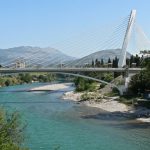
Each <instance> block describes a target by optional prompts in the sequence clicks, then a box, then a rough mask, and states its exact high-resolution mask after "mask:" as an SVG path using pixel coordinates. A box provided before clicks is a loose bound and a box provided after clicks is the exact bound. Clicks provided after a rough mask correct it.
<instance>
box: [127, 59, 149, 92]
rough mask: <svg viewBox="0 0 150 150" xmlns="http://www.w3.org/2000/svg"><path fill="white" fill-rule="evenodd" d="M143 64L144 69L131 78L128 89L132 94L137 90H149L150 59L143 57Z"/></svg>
mask: <svg viewBox="0 0 150 150" xmlns="http://www.w3.org/2000/svg"><path fill="white" fill-rule="evenodd" d="M143 64H144V67H145V70H142V71H141V72H140V73H139V74H136V75H134V76H133V77H132V78H131V81H130V84H129V89H130V90H131V91H132V92H133V94H137V93H138V92H140V93H144V92H145V90H150V80H149V78H150V59H149V58H148V59H145V61H144V63H143Z"/></svg>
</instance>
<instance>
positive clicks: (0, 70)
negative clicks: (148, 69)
mask: <svg viewBox="0 0 150 150" xmlns="http://www.w3.org/2000/svg"><path fill="white" fill-rule="evenodd" d="M141 70H142V69H141V68H14V69H13V68H0V73H24V72H62V73H63V72H64V73H70V72H73V73H74V72H102V73H103V72H128V73H129V74H130V73H131V74H136V73H138V72H140V71H141Z"/></svg>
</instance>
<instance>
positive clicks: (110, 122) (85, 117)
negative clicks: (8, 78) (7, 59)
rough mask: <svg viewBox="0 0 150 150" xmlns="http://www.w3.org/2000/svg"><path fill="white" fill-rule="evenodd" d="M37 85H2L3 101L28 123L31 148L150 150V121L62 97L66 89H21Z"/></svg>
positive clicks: (34, 149) (28, 137)
mask: <svg viewBox="0 0 150 150" xmlns="http://www.w3.org/2000/svg"><path fill="white" fill-rule="evenodd" d="M37 85H38V86H39V85H41V84H39V83H38V84H31V85H20V86H14V87H5V88H0V105H1V106H3V107H5V108H6V109H8V110H17V111H19V112H20V113H21V115H22V119H23V120H24V121H25V123H27V128H26V133H25V135H26V140H25V145H26V146H27V147H29V148H30V149H31V150H54V149H57V148H58V149H59V150H150V125H149V124H144V123H139V122H136V121H135V120H132V119H129V118H124V117H120V116H117V114H114V115H112V114H109V113H107V112H104V111H102V110H100V109H96V108H89V107H86V106H81V105H79V104H76V103H74V102H71V101H67V100H62V99H61V96H62V94H63V92H64V91H56V92H21V91H20V90H24V89H29V88H31V87H35V86H37ZM69 90H72V87H70V88H68V89H66V91H69Z"/></svg>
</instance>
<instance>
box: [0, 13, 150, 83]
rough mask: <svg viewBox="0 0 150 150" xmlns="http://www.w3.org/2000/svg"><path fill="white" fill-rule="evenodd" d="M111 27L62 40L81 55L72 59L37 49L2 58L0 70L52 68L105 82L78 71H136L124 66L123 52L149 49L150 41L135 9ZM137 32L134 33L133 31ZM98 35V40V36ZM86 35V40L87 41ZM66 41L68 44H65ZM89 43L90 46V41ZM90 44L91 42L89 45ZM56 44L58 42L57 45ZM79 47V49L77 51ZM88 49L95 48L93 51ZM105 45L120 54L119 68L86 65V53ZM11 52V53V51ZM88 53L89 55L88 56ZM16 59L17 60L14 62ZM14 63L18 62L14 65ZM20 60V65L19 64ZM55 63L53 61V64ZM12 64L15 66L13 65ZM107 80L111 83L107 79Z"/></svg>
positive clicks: (71, 49)
mask: <svg viewBox="0 0 150 150" xmlns="http://www.w3.org/2000/svg"><path fill="white" fill-rule="evenodd" d="M111 30H112V28H111V27H109V28H107V33H108V34H105V33H104V34H102V38H99V37H98V36H97V35H100V34H99V33H98V32H96V33H90V35H88V38H83V37H82V36H81V39H78V40H79V41H80V42H77V41H76V40H74V42H72V41H70V42H64V43H62V44H61V45H62V47H60V49H67V50H68V49H69V50H70V53H73V54H76V55H78V56H84V57H83V58H80V59H75V60H72V61H66V60H65V58H64V57H60V56H58V55H56V56H54V57H51V56H50V55H47V54H45V53H42V54H41V52H40V50H36V51H35V52H34V53H32V54H31V55H30V54H25V55H18V57H16V58H15V60H14V59H9V60H7V61H4V62H3V63H2V64H1V65H2V66H3V68H1V69H0V73H21V72H53V73H62V74H63V73H65V74H70V75H74V76H81V77H84V78H86V77H87V78H89V79H92V80H95V81H99V82H104V81H102V80H99V79H94V78H92V77H88V76H86V75H81V74H80V73H82V72H125V73H128V74H135V73H138V72H139V71H140V70H141V69H140V68H126V67H125V66H126V55H127V51H128V50H129V49H132V53H137V52H138V51H140V50H145V49H150V41H149V39H148V38H147V37H146V35H145V33H144V32H143V31H142V29H141V28H140V27H139V26H138V25H137V24H136V10H132V11H131V13H130V15H129V16H127V17H125V18H123V19H122V20H121V23H120V24H119V25H117V26H115V28H113V30H112V31H111ZM135 34H136V35H135ZM97 38H98V39H99V40H97ZM88 39H89V41H88ZM66 43H67V44H66ZM90 44H91V47H92V48H90V46H89V45H90ZM92 44H93V45H92ZM58 47H59V46H58ZM78 49H79V51H78ZM91 49H94V50H93V51H92V50H91ZM107 49H114V50H115V49H119V52H120V54H119V55H118V56H119V62H118V68H97V67H95V66H94V67H91V66H90V67H89V68H88V67H86V68H84V66H85V64H86V63H88V64H89V62H86V61H87V57H86V55H88V54H90V53H91V52H96V51H99V50H106V51H107ZM10 55H11V54H10ZM88 56H89V57H88V60H90V61H91V60H95V59H96V57H98V56H93V55H92V56H91V55H88ZM90 57H91V58H90ZM16 60H17V61H18V62H16ZM16 63H18V64H19V66H18V67H17V66H16ZM20 64H21V65H22V66H20ZM54 64H55V65H54ZM14 66H15V67H14ZM106 84H110V83H107V82H106Z"/></svg>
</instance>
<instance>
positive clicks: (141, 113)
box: [62, 91, 150, 123]
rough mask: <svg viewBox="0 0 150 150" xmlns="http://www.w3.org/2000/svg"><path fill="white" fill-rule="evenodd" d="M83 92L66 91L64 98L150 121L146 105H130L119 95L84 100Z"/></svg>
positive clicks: (149, 113) (139, 119)
mask: <svg viewBox="0 0 150 150" xmlns="http://www.w3.org/2000/svg"><path fill="white" fill-rule="evenodd" d="M83 94H84V92H81V93H78V92H74V91H70V92H66V93H64V95H63V96H62V99H64V100H72V101H76V102H78V103H79V104H82V105H86V106H89V107H96V108H100V109H103V110H105V111H108V112H111V113H117V112H118V113H122V114H123V116H127V117H132V118H135V119H136V120H138V121H141V122H147V123H150V109H147V108H144V107H134V106H128V105H126V104H123V103H120V102H118V101H117V99H118V98H119V97H118V96H115V97H104V96H103V95H101V94H99V98H100V99H97V100H93V99H89V100H85V101H83V100H82V95H83Z"/></svg>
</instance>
